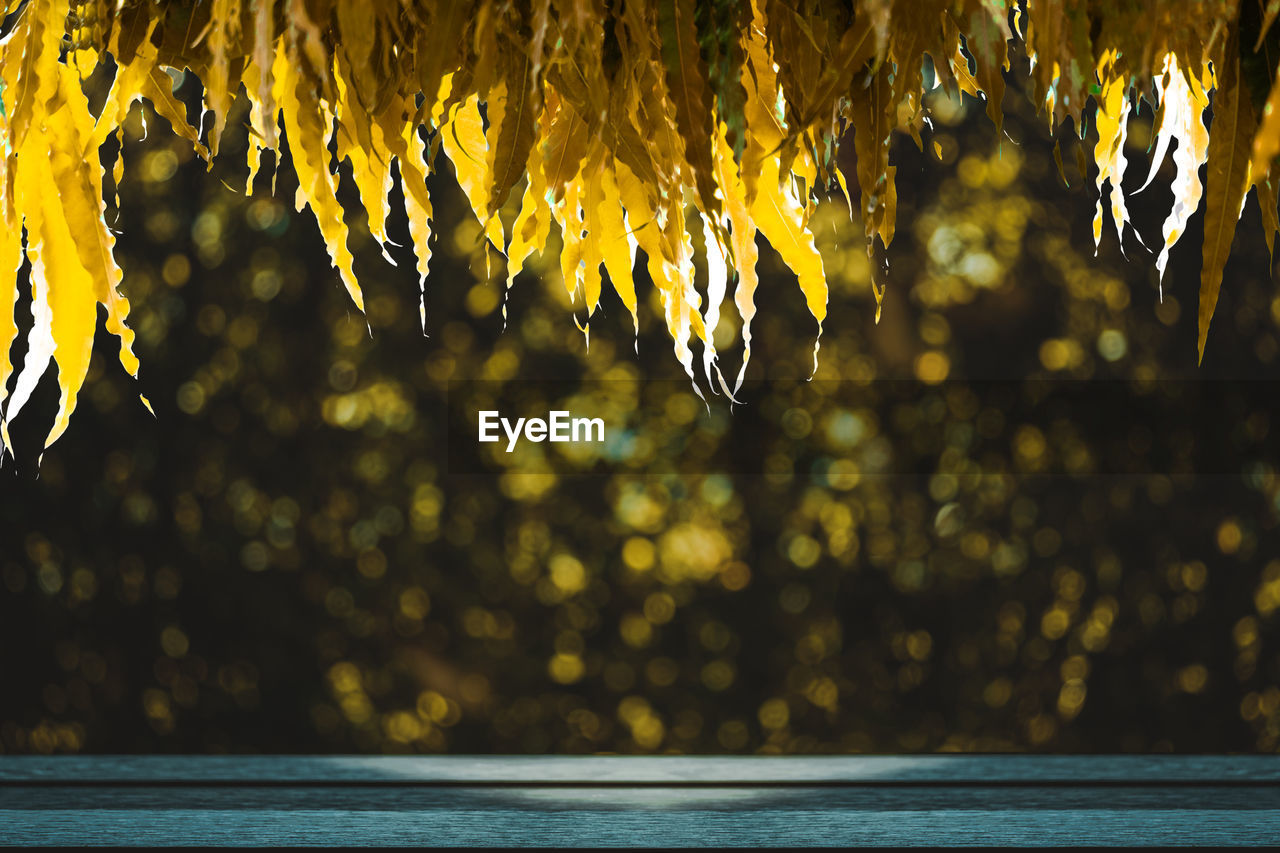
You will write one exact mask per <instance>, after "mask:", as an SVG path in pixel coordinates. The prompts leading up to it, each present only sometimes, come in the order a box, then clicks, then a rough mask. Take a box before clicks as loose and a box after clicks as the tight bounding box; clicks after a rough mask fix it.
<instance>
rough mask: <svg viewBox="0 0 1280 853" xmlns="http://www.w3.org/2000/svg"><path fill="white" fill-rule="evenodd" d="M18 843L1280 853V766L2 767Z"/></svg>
mask: <svg viewBox="0 0 1280 853" xmlns="http://www.w3.org/2000/svg"><path fill="white" fill-rule="evenodd" d="M0 843H3V844H106V845H173V844H216V845H274V844H289V845H354V844H359V845H394V846H445V847H471V846H556V847H560V846H568V847H585V846H622V847H625V846H646V847H668V846H699V847H715V846H719V847H725V846H734V847H754V846H796V847H819V846H856V845H877V846H916V845H952V846H954V845H973V844H1018V845H1050V844H1053V845H1059V844H1068V845H1097V844H1120V845H1160V846H1169V845H1201V844H1244V845H1258V844H1280V756H1256V755H1250V756H1027V755H1002V756H973V755H963V756H962V755H930V756H823V757H785V758H783V757H778V758H774V757H674V756H673V757H625V756H591V757H495V756H484V757H465V756H442V757H356V756H352V757H315V756H270V757H265V756H263V757H249V756H236V757H230V756H199V757H192V756H167V757H158V756H148V757H141V756H98V757H87V756H67V757H28V756H0Z"/></svg>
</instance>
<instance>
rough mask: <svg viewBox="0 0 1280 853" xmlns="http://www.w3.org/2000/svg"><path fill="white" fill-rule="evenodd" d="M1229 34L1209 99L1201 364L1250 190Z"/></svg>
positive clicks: (1243, 104) (1247, 131) (1243, 100)
mask: <svg viewBox="0 0 1280 853" xmlns="http://www.w3.org/2000/svg"><path fill="white" fill-rule="evenodd" d="M1236 39H1237V36H1236V32H1235V30H1234V28H1233V29H1232V32H1231V36H1230V38H1229V39H1228V41H1227V47H1226V53H1225V56H1224V59H1223V62H1222V72H1221V73H1220V74H1219V76H1218V91H1217V94H1215V95H1214V99H1213V126H1212V128H1211V134H1210V136H1209V161H1208V162H1209V171H1208V176H1207V178H1206V184H1207V186H1206V189H1205V214H1204V251H1203V259H1202V262H1201V263H1202V267H1201V270H1200V314H1199V335H1198V339H1197V347H1198V350H1199V356H1200V359H1201V360H1203V359H1204V345H1205V341H1206V340H1207V339H1208V336H1209V321H1210V320H1212V319H1213V311H1214V309H1215V308H1216V307H1217V305H1218V293H1219V291H1220V290H1221V289H1222V269H1223V267H1224V266H1226V263H1227V255H1228V254H1230V252H1231V242H1232V239H1233V238H1234V237H1235V233H1236V222H1237V221H1238V220H1239V219H1240V212H1241V210H1242V209H1243V208H1244V200H1245V195H1246V193H1247V192H1248V190H1249V157H1250V154H1251V153H1252V152H1251V145H1252V142H1253V132H1254V129H1255V124H1254V122H1255V120H1254V116H1253V109H1252V107H1251V105H1250V104H1249V93H1248V92H1246V91H1245V90H1244V89H1243V87H1242V86H1241V81H1240V59H1239V55H1238V53H1237V47H1236Z"/></svg>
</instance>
